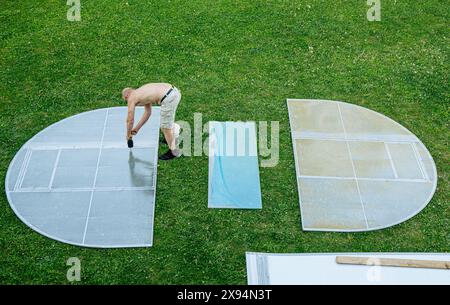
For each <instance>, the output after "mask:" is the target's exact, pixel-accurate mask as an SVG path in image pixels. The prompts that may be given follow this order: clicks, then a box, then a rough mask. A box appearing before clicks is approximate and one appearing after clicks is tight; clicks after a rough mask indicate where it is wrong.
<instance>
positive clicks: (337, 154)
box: [296, 139, 353, 177]
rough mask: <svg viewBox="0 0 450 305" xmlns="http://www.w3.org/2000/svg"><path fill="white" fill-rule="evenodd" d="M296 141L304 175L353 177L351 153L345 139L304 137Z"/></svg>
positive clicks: (300, 165)
mask: <svg viewBox="0 0 450 305" xmlns="http://www.w3.org/2000/svg"><path fill="white" fill-rule="evenodd" d="M296 142H297V145H296V147H297V156H298V160H299V168H300V174H301V175H302V176H336V177H353V169H352V163H351V159H350V154H349V152H348V148H347V144H346V143H345V142H344V141H328V140H312V139H302V140H296Z"/></svg>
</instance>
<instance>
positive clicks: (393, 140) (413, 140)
mask: <svg viewBox="0 0 450 305" xmlns="http://www.w3.org/2000/svg"><path fill="white" fill-rule="evenodd" d="M290 102H324V103H333V104H337V106H338V109H339V116H340V118H341V124H342V126H343V128H345V125H344V123H343V121H342V114H341V110H340V106H341V105H348V106H352V107H356V108H357V109H363V110H365V111H368V112H370V113H372V114H373V115H376V116H380V117H382V118H384V119H385V120H387V121H389V122H391V123H392V124H394V125H395V126H397V127H400V128H401V129H402V130H403V131H405V132H406V133H409V134H411V136H408V135H404V136H400V137H388V136H375V137H370V136H368V137H361V136H352V137H348V135H347V132H346V131H344V133H345V135H344V138H342V137H338V136H326V137H324V136H323V135H317V134H314V133H308V132H304V133H303V134H302V133H301V132H296V131H295V129H294V126H293V122H294V120H293V114H292V113H291V111H289V103H290ZM286 105H287V108H288V117H289V126H290V129H291V130H290V132H291V141H292V149H293V154H294V162H295V169H296V182H297V189H298V197H299V206H300V211H301V213H300V219H301V224H302V229H303V230H304V231H312V232H343V233H350V232H355V233H356V232H370V231H376V230H381V229H385V228H389V227H392V226H396V225H398V224H400V223H403V222H405V221H407V220H409V219H411V218H413V217H414V216H416V215H417V214H419V213H420V212H421V211H422V210H423V209H424V208H425V207H426V206H427V205H428V203H429V202H430V201H431V199H432V198H433V196H434V193H435V192H436V188H437V182H438V179H437V169H436V164H435V162H434V160H433V157H432V155H431V153H430V152H429V151H428V149H427V147H426V146H425V145H424V144H423V143H422V141H421V140H420V139H419V138H418V137H417V136H416V135H414V134H413V133H412V132H411V131H409V130H408V129H407V128H405V127H404V126H403V125H401V124H399V123H398V122H396V121H394V120H393V119H391V118H389V117H387V116H385V115H384V114H382V113H379V112H376V111H373V110H371V109H368V108H365V107H362V106H359V105H355V104H351V103H346V102H341V101H333V100H323V99H295V98H288V99H287V100H286ZM305 134H306V135H305ZM296 140H320V141H341V142H346V145H347V147H348V145H349V144H348V143H349V142H377V143H378V142H380V143H385V146H387V144H409V145H411V147H412V149H413V151H414V154H415V157H416V161H417V164H418V166H419V168H420V170H421V172H422V176H423V179H386V178H364V177H356V176H354V177H332V176H309V175H303V174H302V172H301V169H300V166H299V164H300V162H299V161H300V160H299V159H298V156H297V149H298V147H297V141H296ZM417 145H420V146H421V148H422V150H424V151H425V152H426V154H428V156H429V158H430V161H431V165H432V172H433V173H432V174H433V176H434V178H435V179H431V178H430V177H429V175H428V173H427V170H426V167H425V165H424V163H423V159H422V157H421V155H420V153H419V152H418V148H417ZM385 149H388V147H385ZM389 159H391V156H390V152H389ZM390 162H391V166H393V163H392V160H390ZM352 166H353V167H354V165H353V160H352ZM394 169H395V167H394ZM301 178H318V179H319V178H326V179H340V180H354V181H356V182H357V181H358V180H359V181H365V180H366V181H390V180H392V181H393V180H395V181H399V182H418V183H432V191H431V192H430V195H429V197H428V198H427V199H426V200H425V201H424V203H423V204H422V205H421V206H420V207H419V209H418V210H417V211H415V212H414V213H411V214H410V215H408V216H406V217H404V218H402V219H400V220H399V221H396V222H393V223H391V224H389V225H382V226H377V227H367V228H366V229H327V228H323V229H322V228H321V229H316V228H308V227H305V226H304V224H305V221H304V212H303V208H302V192H301V188H300V179H301ZM357 183H358V182H357ZM358 193H359V196H360V198H361V194H360V191H359V186H358ZM362 204H363V203H362ZM365 220H366V221H367V216H365Z"/></svg>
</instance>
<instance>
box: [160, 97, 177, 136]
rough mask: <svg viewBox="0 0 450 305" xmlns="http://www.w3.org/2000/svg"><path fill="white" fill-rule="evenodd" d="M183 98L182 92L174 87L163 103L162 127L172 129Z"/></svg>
mask: <svg viewBox="0 0 450 305" xmlns="http://www.w3.org/2000/svg"><path fill="white" fill-rule="evenodd" d="M180 100H181V92H180V91H179V90H178V89H177V88H174V89H173V90H172V92H170V94H169V95H168V96H167V97H166V98H165V99H164V101H162V103H161V128H166V129H172V127H173V123H174V122H175V113H176V111H177V107H178V104H179V103H180Z"/></svg>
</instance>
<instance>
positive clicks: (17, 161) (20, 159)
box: [5, 149, 28, 192]
mask: <svg viewBox="0 0 450 305" xmlns="http://www.w3.org/2000/svg"><path fill="white" fill-rule="evenodd" d="M27 153H28V150H26V149H21V150H19V151H18V152H17V154H16V156H15V157H14V160H13V161H12V162H11V164H10V167H9V170H8V176H7V180H6V188H5V191H7V192H8V191H13V190H14V187H15V186H16V183H17V180H18V179H19V176H20V173H21V172H22V171H23V170H24V169H22V167H24V160H25V157H26V155H27Z"/></svg>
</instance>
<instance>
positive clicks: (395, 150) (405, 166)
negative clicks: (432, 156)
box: [387, 143, 425, 179]
mask: <svg viewBox="0 0 450 305" xmlns="http://www.w3.org/2000/svg"><path fill="white" fill-rule="evenodd" d="M387 147H388V149H389V152H390V154H391V156H392V162H393V163H394V167H395V170H396V173H397V176H398V177H399V178H405V179H425V177H424V175H423V174H422V171H421V169H420V162H421V160H420V156H418V155H417V154H416V153H415V151H414V146H413V145H411V144H409V143H407V144H403V143H397V144H395V143H390V144H387Z"/></svg>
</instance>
